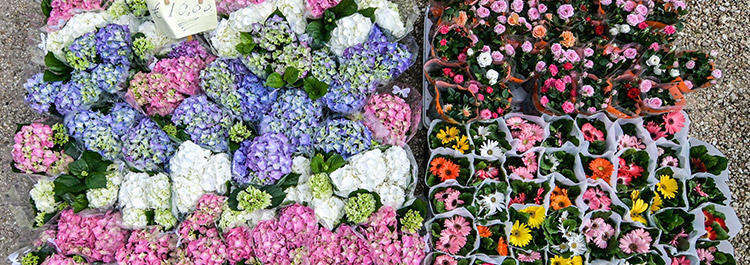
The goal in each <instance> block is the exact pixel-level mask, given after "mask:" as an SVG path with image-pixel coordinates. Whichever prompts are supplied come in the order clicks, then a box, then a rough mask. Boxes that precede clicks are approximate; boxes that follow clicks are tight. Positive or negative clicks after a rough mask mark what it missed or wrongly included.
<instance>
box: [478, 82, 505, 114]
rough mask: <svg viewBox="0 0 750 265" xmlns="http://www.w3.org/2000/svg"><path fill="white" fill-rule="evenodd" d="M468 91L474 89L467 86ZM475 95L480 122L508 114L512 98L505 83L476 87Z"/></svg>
mask: <svg viewBox="0 0 750 265" xmlns="http://www.w3.org/2000/svg"><path fill="white" fill-rule="evenodd" d="M469 89H470V90H472V89H474V88H473V87H472V86H471V85H469ZM475 94H476V97H477V101H478V102H479V117H480V118H481V119H482V120H489V119H496V118H498V117H500V116H503V115H505V114H508V113H510V111H511V101H512V100H513V96H512V95H511V91H510V88H509V87H508V85H507V84H506V83H498V84H495V85H492V86H486V87H479V86H478V87H477V91H476V93H475Z"/></svg>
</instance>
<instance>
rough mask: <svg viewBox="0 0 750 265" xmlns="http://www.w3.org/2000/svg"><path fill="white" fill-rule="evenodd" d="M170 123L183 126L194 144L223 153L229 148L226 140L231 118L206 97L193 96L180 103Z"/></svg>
mask: <svg viewBox="0 0 750 265" xmlns="http://www.w3.org/2000/svg"><path fill="white" fill-rule="evenodd" d="M172 122H174V123H175V125H177V126H185V133H187V134H188V135H189V136H190V139H191V140H193V142H195V143H196V144H199V145H202V146H204V147H207V148H210V149H212V150H214V151H218V152H223V151H226V150H227V149H228V148H229V143H228V141H227V138H228V136H229V128H230V127H231V126H232V117H231V115H230V113H228V111H226V110H224V109H222V108H221V107H220V106H219V105H218V104H216V103H213V102H211V101H208V98H206V95H195V96H192V97H189V98H187V99H185V100H183V101H182V103H180V105H179V106H177V108H176V109H175V110H174V114H172Z"/></svg>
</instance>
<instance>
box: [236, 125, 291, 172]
mask: <svg viewBox="0 0 750 265" xmlns="http://www.w3.org/2000/svg"><path fill="white" fill-rule="evenodd" d="M292 153H293V150H292V146H291V145H290V144H289V140H288V139H287V138H286V137H285V136H284V135H283V134H280V133H266V134H263V135H261V136H258V137H255V139H253V140H252V141H251V140H245V141H244V142H242V144H241V146H240V148H239V149H237V151H235V152H234V159H233V161H232V178H233V180H234V181H236V182H237V183H240V184H249V183H254V184H260V185H272V184H274V183H276V182H277V181H278V180H279V179H281V178H282V177H283V176H284V175H286V174H289V173H290V172H292Z"/></svg>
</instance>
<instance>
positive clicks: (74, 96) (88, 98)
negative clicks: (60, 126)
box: [55, 71, 104, 116]
mask: <svg viewBox="0 0 750 265" xmlns="http://www.w3.org/2000/svg"><path fill="white" fill-rule="evenodd" d="M103 92H104V91H102V90H101V89H100V88H99V86H98V85H97V84H96V82H95V81H94V80H93V79H92V78H91V74H89V73H88V72H80V71H75V72H73V75H72V76H71V78H70V82H68V83H66V84H65V85H63V86H62V87H61V89H60V92H59V93H58V94H57V98H56V99H55V107H56V109H57V111H58V112H60V114H62V115H63V116H64V115H67V114H68V113H70V112H73V111H76V110H82V109H88V108H89V107H91V106H92V105H94V104H97V103H99V102H100V101H101V100H102V99H103V97H104V93H103Z"/></svg>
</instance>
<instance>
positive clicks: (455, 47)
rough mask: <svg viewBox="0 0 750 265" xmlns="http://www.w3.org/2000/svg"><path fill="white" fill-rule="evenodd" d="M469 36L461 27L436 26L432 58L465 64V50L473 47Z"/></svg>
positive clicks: (467, 31)
mask: <svg viewBox="0 0 750 265" xmlns="http://www.w3.org/2000/svg"><path fill="white" fill-rule="evenodd" d="M469 35H470V32H469V30H468V29H466V28H465V27H463V26H461V25H441V26H438V30H437V31H436V32H435V35H434V36H433V38H432V56H433V57H436V58H440V59H441V60H443V61H446V62H448V61H450V62H453V61H460V62H466V49H468V48H470V47H472V46H473V45H474V43H473V41H472V40H471V38H470V37H469Z"/></svg>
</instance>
